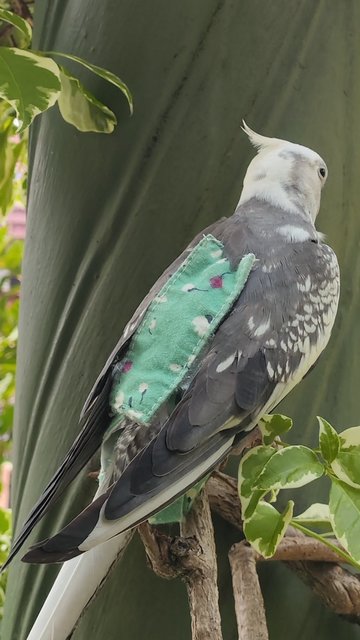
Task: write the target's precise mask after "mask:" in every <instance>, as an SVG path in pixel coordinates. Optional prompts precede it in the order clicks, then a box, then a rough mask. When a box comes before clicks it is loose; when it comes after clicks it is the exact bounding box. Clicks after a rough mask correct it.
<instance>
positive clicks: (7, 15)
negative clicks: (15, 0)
mask: <svg viewBox="0 0 360 640" xmlns="http://www.w3.org/2000/svg"><path fill="white" fill-rule="evenodd" d="M0 20H3V22H9V23H10V24H12V25H13V26H14V27H15V28H16V29H17V30H18V31H20V32H21V34H22V36H23V38H24V47H28V46H29V44H30V42H31V38H32V29H31V27H30V25H29V23H28V22H27V21H26V20H24V18H21V17H20V16H18V15H17V14H16V13H12V12H11V11H7V10H6V9H1V8H0Z"/></svg>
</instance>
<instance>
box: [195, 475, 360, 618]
mask: <svg viewBox="0 0 360 640" xmlns="http://www.w3.org/2000/svg"><path fill="white" fill-rule="evenodd" d="M207 488H208V495H209V500H210V505H211V507H212V508H213V509H214V511H216V512H217V513H218V514H219V515H220V516H222V517H223V518H224V519H225V520H227V521H228V522H230V523H231V524H232V525H234V526H235V527H236V528H238V529H239V530H240V531H242V521H241V507H240V501H239V498H238V493H237V483H236V480H235V479H234V478H231V477H229V476H227V475H225V474H223V473H220V472H215V473H214V474H213V476H212V477H211V478H210V480H209V481H208V483H207ZM289 534H290V535H289V536H288V537H286V543H285V545H283V544H282V543H281V545H280V546H279V549H278V551H277V553H276V555H275V556H274V558H273V559H276V560H280V559H281V560H284V561H286V566H287V567H289V569H291V570H292V571H295V573H296V574H297V575H298V577H299V578H301V580H303V582H305V584H307V585H308V586H310V588H311V589H312V590H313V591H314V593H316V595H317V596H319V598H320V599H321V600H322V601H323V603H324V604H325V605H326V606H327V607H329V608H330V609H331V610H332V611H334V612H335V613H337V614H338V615H341V616H343V617H345V618H346V619H348V620H349V621H351V622H354V623H356V624H360V579H359V576H358V575H353V574H352V573H350V572H349V571H347V570H346V569H343V568H342V567H340V566H339V564H338V562H339V559H338V558H337V557H335V554H334V555H333V556H332V553H331V551H330V550H328V549H327V548H325V547H324V545H321V543H318V545H320V546H321V550H320V546H317V545H315V544H314V543H313V541H311V542H308V539H307V538H306V537H305V536H304V535H303V534H300V532H298V531H295V530H291V529H290V531H289ZM294 539H296V540H297V542H295V543H294V542H290V540H291V541H292V540H294ZM300 541H301V542H300ZM260 558H261V556H258V559H260ZM300 559H301V561H300ZM310 559H311V560H312V561H311V562H306V560H310ZM304 560H305V561H304Z"/></svg>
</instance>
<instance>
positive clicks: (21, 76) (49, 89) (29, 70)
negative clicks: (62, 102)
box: [0, 47, 61, 131]
mask: <svg viewBox="0 0 360 640" xmlns="http://www.w3.org/2000/svg"><path fill="white" fill-rule="evenodd" d="M60 89H61V85H60V72H59V68H58V66H57V64H56V63H55V62H54V61H53V60H51V59H50V58H45V57H43V56H38V55H36V54H35V53H32V52H30V51H23V50H21V49H15V48H13V47H0V97H1V98H3V99H4V100H5V101H6V102H8V103H9V104H11V106H12V107H13V108H14V109H15V111H16V115H17V118H18V120H19V121H20V126H19V131H23V130H24V129H26V127H28V126H29V125H30V124H31V122H32V120H33V119H34V118H35V116H37V115H38V114H39V113H41V112H42V111H46V109H49V107H51V106H52V105H53V104H54V103H55V102H56V100H57V98H58V95H59V93H60Z"/></svg>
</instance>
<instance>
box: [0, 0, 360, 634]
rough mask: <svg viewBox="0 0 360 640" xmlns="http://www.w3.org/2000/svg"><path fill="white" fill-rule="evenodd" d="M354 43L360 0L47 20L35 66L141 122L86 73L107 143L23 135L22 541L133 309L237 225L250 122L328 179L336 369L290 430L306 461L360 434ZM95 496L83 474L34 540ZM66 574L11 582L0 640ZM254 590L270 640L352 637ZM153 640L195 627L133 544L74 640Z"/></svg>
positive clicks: (153, 8) (301, 394)
mask: <svg viewBox="0 0 360 640" xmlns="http://www.w3.org/2000/svg"><path fill="white" fill-rule="evenodd" d="M359 25H360V4H359V2H358V1H357V0H347V2H346V3H344V2H334V1H331V0H326V1H325V0H322V1H318V2H313V0H302V1H301V2H298V1H297V0H274V1H273V2H268V1H266V0H242V1H238V2H234V1H233V0H197V1H196V2H193V1H191V0H182V1H181V2H169V1H168V0H153V1H152V2H145V1H140V0H135V1H134V0H116V1H115V0H103V1H102V2H100V3H99V2H95V1H94V0H92V1H89V0H78V1H77V2H65V1H64V0H51V2H50V0H37V2H36V18H35V27H36V29H35V33H36V43H35V46H36V47H39V48H42V49H52V50H53V49H58V50H60V51H64V52H67V53H73V54H75V55H80V56H83V57H85V58H88V59H89V60H90V61H91V62H93V63H95V64H98V65H101V66H104V67H107V68H109V69H110V70H111V71H114V72H115V73H117V74H118V75H120V77H122V78H123V79H124V81H125V82H127V84H128V85H129V87H130V88H131V90H132V92H133V95H134V100H135V112H134V116H133V117H132V118H131V119H130V118H129V117H128V112H127V105H126V104H125V100H124V99H122V98H121V97H119V95H118V93H117V92H116V90H115V89H113V88H111V87H108V86H105V85H104V84H103V83H102V82H101V81H100V80H97V79H95V78H91V77H90V75H88V74H87V73H86V71H84V70H81V71H78V73H79V75H80V76H81V79H82V81H84V83H88V85H89V88H90V89H91V90H92V91H93V92H94V93H95V95H96V96H98V97H99V98H100V99H101V98H102V99H103V100H104V101H108V103H109V106H110V107H111V108H113V109H114V110H115V112H116V113H117V115H118V118H119V123H120V124H119V126H118V128H117V130H116V132H115V133H114V134H113V135H111V136H105V135H104V136H101V135H96V134H81V133H79V132H77V131H75V130H74V129H72V128H71V127H70V126H69V125H67V124H65V123H64V122H63V121H62V120H61V118H60V116H59V114H58V111H57V108H54V109H52V110H51V112H49V113H47V114H45V115H44V116H42V117H41V118H38V119H37V121H36V124H35V126H34V128H33V131H32V136H31V181H30V192H29V207H28V228H27V241H26V255H25V261H24V282H23V289H22V305H21V323H20V346H19V359H18V386H17V407H16V427H15V434H14V440H15V451H14V463H15V473H14V486H13V506H14V511H15V523H16V525H17V526H20V524H21V521H22V520H23V519H24V518H25V516H26V515H27V513H28V511H29V510H30V508H31V506H32V505H33V503H34V502H35V500H36V499H37V497H38V495H39V494H40V492H41V490H42V488H43V487H44V485H45V483H46V482H47V481H48V479H49V478H50V476H51V475H52V473H53V472H54V470H55V469H56V467H57V465H58V464H59V462H60V461H61V459H62V457H63V455H64V453H65V452H66V450H67V448H68V446H69V445H70V443H71V442H72V441H73V439H74V436H75V435H76V433H77V417H78V415H79V412H80V409H81V406H82V403H83V401H84V399H85V397H86V394H87V392H88V390H89V387H90V386H91V385H92V382H93V380H94V378H95V377H96V375H97V373H98V371H99V369H100V368H101V366H102V364H103V362H104V360H105V359H106V357H107V355H108V353H109V352H110V350H111V349H112V347H113V345H114V344H115V342H116V340H117V337H118V335H119V333H120V331H121V329H122V327H123V326H124V324H125V322H126V320H127V319H128V317H129V315H130V314H131V312H132V310H133V309H134V308H135V306H136V304H137V303H138V302H139V300H140V299H141V298H142V296H143V295H144V294H145V293H146V291H147V290H148V288H149V286H150V285H151V284H152V282H153V281H154V279H155V278H156V277H157V276H158V275H159V273H160V272H161V271H162V269H163V268H164V267H165V266H166V265H167V264H168V263H169V261H170V260H171V259H172V258H173V257H174V256H175V255H177V254H178V252H179V251H180V250H181V248H182V247H183V246H184V244H185V243H186V242H187V241H188V240H189V239H190V238H191V237H192V236H193V235H194V234H195V232H196V231H198V230H199V229H201V228H202V227H204V226H205V225H207V224H209V223H210V222H211V221H213V220H215V219H216V218H218V217H220V216H222V215H230V214H231V213H232V211H233V209H234V207H235V205H236V202H237V199H238V196H239V193H240V190H241V183H242V178H243V175H244V170H245V168H246V166H247V164H248V162H249V160H250V158H251V156H252V155H253V150H252V149H250V148H249V144H248V142H247V140H246V139H245V136H244V135H243V134H242V133H241V131H240V128H239V125H240V122H241V118H242V117H245V118H246V120H247V122H248V124H249V125H250V126H252V127H253V128H254V129H256V130H259V131H260V132H262V133H264V134H265V135H274V136H278V137H283V138H288V139H291V140H294V141H296V142H299V143H302V144H305V145H308V146H311V147H313V148H315V149H316V150H317V151H318V152H319V153H321V154H322V155H323V157H324V158H325V159H326V161H327V162H328V166H329V173H330V176H329V181H328V185H327V187H326V191H325V193H324V198H323V205H322V212H321V214H320V216H319V227H320V228H321V230H322V231H324V232H326V233H327V234H328V238H329V241H330V243H331V244H332V246H333V247H334V248H335V249H336V251H337V253H338V256H339V259H340V263H341V269H342V297H341V307H340V312H339V316H338V321H337V325H336V328H335V331H334V337H333V339H332V341H331V344H330V346H329V348H328V349H327V352H326V354H325V355H324V356H323V358H322V360H321V362H320V364H319V366H318V367H317V369H316V370H315V372H314V373H312V374H311V376H309V378H308V379H307V380H306V381H304V383H303V384H301V385H300V387H299V388H298V389H297V390H295V391H294V393H292V395H291V399H289V400H288V401H286V403H284V405H283V406H282V412H283V413H288V414H290V415H292V416H293V417H294V419H295V423H296V425H297V429H296V430H294V434H293V438H294V439H295V440H296V441H298V442H299V441H304V442H306V441H308V439H311V438H312V437H314V438H315V435H314V434H315V433H316V430H317V428H316V421H315V415H316V414H320V415H323V416H324V417H325V418H327V419H328V420H330V421H332V422H333V423H334V424H335V425H339V426H341V427H343V428H345V427H346V426H351V425H354V424H358V423H359V420H360V410H359V409H360V406H359V399H358V386H359V362H358V354H359V352H360V325H359V323H358V317H359V313H360V308H359V307H360V296H359V281H360V259H359V234H360V217H359V213H358V202H359V196H360V182H359V179H358V175H359V172H360V156H359V145H358V138H359V134H360V123H359V122H360V121H359V117H358V105H359V99H360V44H359V40H358V38H357V35H356V30H357V29H358V28H359ZM92 491H94V481H93V480H91V479H89V478H88V476H87V474H86V473H84V474H83V476H82V477H81V478H79V479H78V480H77V481H76V482H74V483H73V485H72V487H71V488H70V490H69V491H68V492H67V494H66V499H65V500H64V501H63V502H62V504H61V505H59V506H58V508H57V509H55V510H54V511H53V512H52V513H51V514H50V516H49V517H47V518H45V519H44V521H43V522H42V523H41V524H40V525H39V526H38V527H37V531H36V539H41V538H42V537H45V536H46V535H48V534H49V533H50V532H52V531H54V530H56V529H58V528H59V525H60V523H64V522H65V521H67V520H69V518H70V516H71V515H73V514H74V513H75V512H76V511H77V510H78V509H79V508H80V506H82V505H84V504H85V502H86V500H87V499H88V498H89V496H90V495H91V492H92ZM303 495H304V496H306V494H305V493H304V494H303ZM314 497H315V496H313V498H314ZM303 502H305V498H304V500H303ZM300 506H303V505H300ZM217 538H218V542H219V545H218V546H219V556H220V560H219V565H220V593H221V605H222V613H223V623H224V640H233V639H235V638H236V625H235V619H234V613H233V604H232V591H231V584H230V579H229V573H228V565H227V559H226V553H227V549H228V548H229V546H230V544H231V542H232V541H233V540H234V539H235V538H236V534H235V533H234V532H233V531H231V530H230V529H229V528H228V527H227V525H225V524H223V523H218V527H217ZM33 539H35V537H34V538H33ZM56 571H57V569H56V568H54V567H50V568H42V567H29V566H25V565H22V564H21V563H20V562H19V561H17V562H15V563H14V566H13V567H12V569H11V571H10V575H9V586H8V597H7V604H6V613H5V620H4V623H3V630H2V638H3V640H24V639H25V637H26V632H27V631H28V630H29V627H30V626H31V623H32V621H33V619H34V617H35V616H36V613H37V611H38V609H39V608H40V606H41V603H42V601H43V599H44V598H45V595H46V593H47V591H48V590H49V588H50V585H51V583H52V580H53V578H54V575H55V573H56ZM262 582H263V587H264V593H265V602H266V606H267V615H268V622H269V628H270V637H271V640H280V639H282V638H285V637H286V638H292V640H313V638H314V637H316V638H317V639H318V640H322V639H325V638H326V639H329V638H339V637H346V638H349V639H350V640H352V639H353V638H357V637H359V631H358V628H357V627H354V626H351V625H350V624H348V623H346V622H343V621H341V620H340V619H339V618H337V617H336V616H335V615H333V614H330V613H328V612H326V611H325V608H324V607H323V606H322V605H321V604H320V603H319V601H318V600H316V599H315V598H314V597H313V596H312V595H311V594H310V593H309V591H308V590H307V589H306V587H304V586H303V585H302V584H301V583H300V582H299V581H298V579H297V578H295V577H294V576H293V575H292V574H290V572H287V571H286V570H285V569H283V568H281V567H280V568H277V567H275V566H273V565H271V566H268V567H265V569H264V570H263V572H262ZM144 637H145V638H146V640H165V639H167V638H169V637H171V638H172V640H188V639H190V626H189V615H188V611H187V603H186V596H185V590H184V588H183V586H182V585H181V583H178V582H170V583H167V582H164V581H161V580H160V579H158V578H156V577H155V576H153V575H152V574H151V573H150V571H149V570H148V569H147V568H146V566H145V561H144V554H143V551H142V550H141V547H140V544H139V543H138V542H137V541H135V543H134V544H133V545H132V546H131V548H130V549H129V550H128V553H127V555H126V558H125V559H124V561H123V562H122V563H121V566H119V567H118V568H117V570H116V571H115V572H114V573H113V575H112V577H111V579H110V580H109V582H108V584H107V585H106V586H105V588H104V589H103V591H102V593H101V594H100V596H99V597H98V599H97V600H96V602H95V603H94V604H93V605H92V607H91V609H90V610H89V611H88V613H87V614H86V616H85V617H84V619H83V621H82V622H81V624H80V626H79V628H78V630H77V631H76V633H75V634H74V640H85V639H88V638H91V639H92V640H100V638H106V639H107V640H115V639H116V640H119V639H120V638H124V640H140V639H141V640H143V638H144Z"/></svg>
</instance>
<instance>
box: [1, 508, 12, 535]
mask: <svg viewBox="0 0 360 640" xmlns="http://www.w3.org/2000/svg"><path fill="white" fill-rule="evenodd" d="M10 533H11V509H2V508H1V507H0V534H10Z"/></svg>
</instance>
